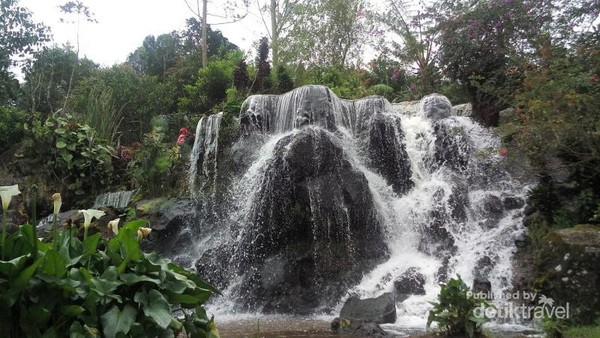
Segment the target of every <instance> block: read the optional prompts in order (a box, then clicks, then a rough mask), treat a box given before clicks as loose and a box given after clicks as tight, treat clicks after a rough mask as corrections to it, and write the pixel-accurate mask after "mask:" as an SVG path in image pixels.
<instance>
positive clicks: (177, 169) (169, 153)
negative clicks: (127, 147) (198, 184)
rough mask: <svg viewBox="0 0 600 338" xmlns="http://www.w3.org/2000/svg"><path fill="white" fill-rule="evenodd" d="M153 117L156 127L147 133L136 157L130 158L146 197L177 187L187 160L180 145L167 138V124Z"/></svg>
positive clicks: (138, 183) (137, 185)
mask: <svg viewBox="0 0 600 338" xmlns="http://www.w3.org/2000/svg"><path fill="white" fill-rule="evenodd" d="M159 121H160V119H158V118H155V119H154V120H153V125H154V127H153V129H152V131H151V132H149V133H147V134H146V135H145V136H144V139H143V141H142V144H141V147H140V148H139V149H138V150H137V152H136V154H135V159H134V160H133V161H131V162H129V166H130V168H131V169H132V173H133V179H134V182H135V185H136V187H137V188H139V189H140V191H141V193H142V194H143V195H144V196H145V197H157V196H165V195H169V194H170V193H173V192H175V191H176V188H177V187H178V182H179V178H180V176H179V175H180V174H182V173H183V171H184V168H183V166H184V161H183V159H182V156H181V154H180V153H179V148H178V147H174V144H173V143H168V142H166V141H165V131H166V129H167V127H166V126H161V125H160V124H161V123H160V122H159Z"/></svg>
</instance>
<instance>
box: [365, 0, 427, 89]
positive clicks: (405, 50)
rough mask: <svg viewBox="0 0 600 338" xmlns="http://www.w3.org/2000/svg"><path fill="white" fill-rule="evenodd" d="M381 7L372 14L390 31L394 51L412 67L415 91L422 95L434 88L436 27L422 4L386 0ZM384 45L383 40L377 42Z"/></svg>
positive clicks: (402, 0)
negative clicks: (414, 74) (417, 5)
mask: <svg viewBox="0 0 600 338" xmlns="http://www.w3.org/2000/svg"><path fill="white" fill-rule="evenodd" d="M386 3H387V6H386V7H385V10H383V11H381V12H378V13H376V14H375V17H376V18H377V20H378V21H379V22H380V23H382V24H383V25H384V27H385V28H386V31H388V32H392V33H394V37H395V38H396V39H397V40H394V41H392V46H393V49H394V54H395V55H396V56H397V57H398V58H399V59H400V60H401V61H403V62H404V63H406V64H407V65H408V66H409V67H414V68H415V73H416V75H417V78H418V81H417V85H418V86H417V88H415V89H416V92H417V93H419V95H421V96H422V95H425V94H428V93H431V92H432V91H434V90H435V85H434V84H435V80H436V78H437V76H436V68H435V66H434V61H435V58H436V48H435V39H436V37H437V34H438V31H437V30H436V29H435V23H434V20H432V17H431V15H430V13H428V12H427V11H425V8H423V4H420V5H419V8H418V9H417V10H416V12H415V9H414V8H413V7H414V6H412V7H411V6H409V4H408V2H407V1H406V0H387V2H386ZM380 45H381V46H383V48H384V49H386V48H387V46H386V45H385V44H383V43H382V44H380Z"/></svg>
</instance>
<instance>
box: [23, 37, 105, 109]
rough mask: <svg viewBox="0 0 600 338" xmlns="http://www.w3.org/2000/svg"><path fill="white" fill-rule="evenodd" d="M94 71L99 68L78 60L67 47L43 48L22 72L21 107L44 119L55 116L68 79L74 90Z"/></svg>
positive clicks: (62, 102) (67, 85) (62, 101)
mask: <svg viewBox="0 0 600 338" xmlns="http://www.w3.org/2000/svg"><path fill="white" fill-rule="evenodd" d="M97 68H98V65H96V64H94V63H93V62H92V61H90V60H88V59H85V58H84V59H79V58H78V57H77V53H76V52H75V51H74V50H73V47H71V46H69V45H65V46H62V47H58V46H54V47H50V48H44V49H43V50H42V51H40V52H39V53H36V54H35V61H34V62H33V64H32V65H31V66H30V67H27V69H26V70H25V84H24V85H23V97H22V99H21V102H20V105H21V107H22V108H23V109H26V110H28V111H30V112H32V113H33V112H41V113H43V114H44V116H47V115H49V114H51V113H54V112H56V111H58V110H60V109H62V108H63V107H64V104H65V100H66V95H67V92H68V91H69V83H70V82H71V76H72V83H71V86H72V87H73V86H76V85H77V84H78V83H79V82H80V81H85V79H87V78H88V77H90V76H91V75H92V74H93V73H94V71H95V70H96V69H97ZM68 108H70V107H67V109H68Z"/></svg>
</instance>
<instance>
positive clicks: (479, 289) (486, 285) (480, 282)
mask: <svg viewBox="0 0 600 338" xmlns="http://www.w3.org/2000/svg"><path fill="white" fill-rule="evenodd" d="M471 290H472V291H473V293H480V294H485V295H489V294H491V292H492V283H490V281H489V280H488V279H487V278H483V277H478V278H475V279H474V280H473V287H472V288H471Z"/></svg>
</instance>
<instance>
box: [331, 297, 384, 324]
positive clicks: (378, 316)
mask: <svg viewBox="0 0 600 338" xmlns="http://www.w3.org/2000/svg"><path fill="white" fill-rule="evenodd" d="M340 318H352V319H359V320H367V321H373V322H375V323H378V324H383V323H394V322H396V302H395V300H394V295H393V294H392V293H391V292H388V293H384V294H382V295H381V296H379V297H377V298H366V299H360V298H358V297H357V296H353V297H350V298H348V300H346V302H345V303H344V306H343V307H342V310H341V311H340Z"/></svg>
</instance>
